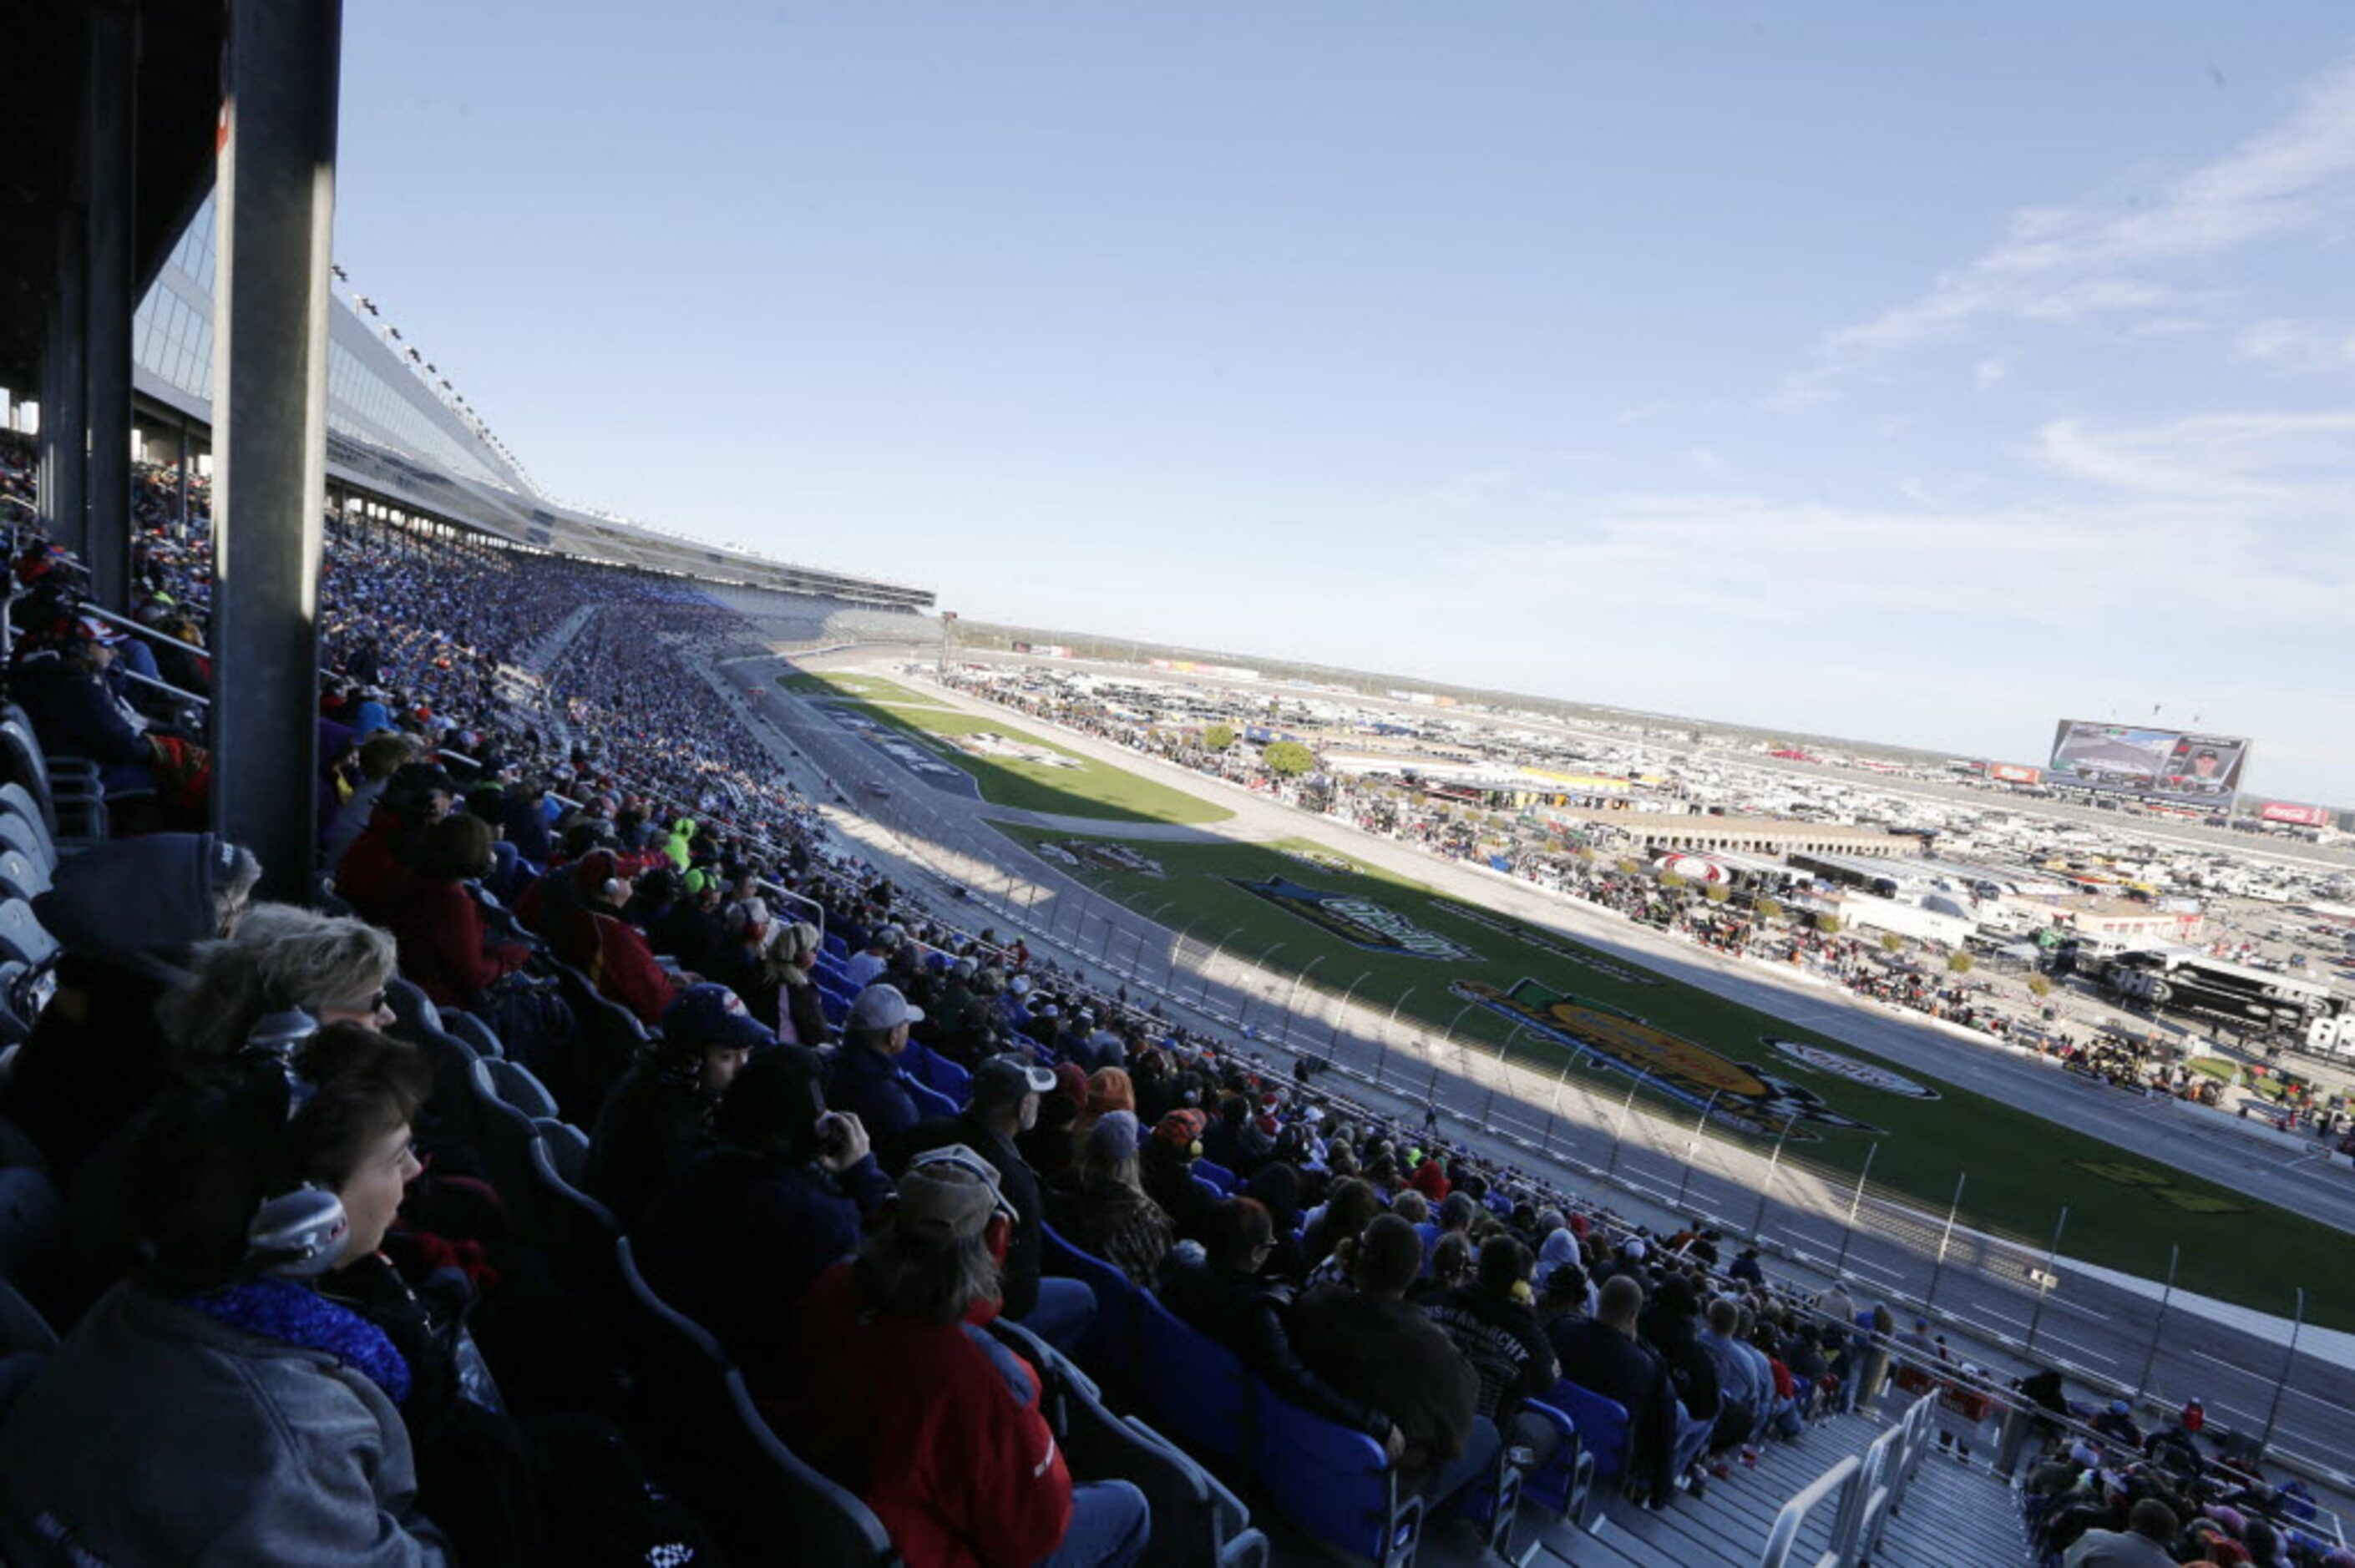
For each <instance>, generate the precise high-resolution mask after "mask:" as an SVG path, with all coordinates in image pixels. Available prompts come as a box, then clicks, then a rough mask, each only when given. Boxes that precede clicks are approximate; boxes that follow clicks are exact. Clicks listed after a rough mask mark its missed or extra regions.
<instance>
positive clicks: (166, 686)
mask: <svg viewBox="0 0 2355 1568" xmlns="http://www.w3.org/2000/svg"><path fill="white" fill-rule="evenodd" d="M165 641H170V639H168V638H167V639H165ZM123 679H124V680H126V681H136V682H138V683H140V684H141V685H143V686H153V687H155V690H157V691H159V692H168V693H169V694H172V695H173V696H175V697H177V698H179V699H180V701H182V702H184V703H195V704H196V705H197V706H199V707H207V708H208V707H210V706H212V705H213V700H212V699H211V698H210V697H208V696H206V695H205V694H203V693H201V692H184V691H182V690H180V688H179V687H177V686H176V685H174V684H172V683H171V682H169V681H159V680H157V679H156V678H155V676H153V675H143V674H141V673H139V672H138V671H136V670H124V671H123Z"/></svg>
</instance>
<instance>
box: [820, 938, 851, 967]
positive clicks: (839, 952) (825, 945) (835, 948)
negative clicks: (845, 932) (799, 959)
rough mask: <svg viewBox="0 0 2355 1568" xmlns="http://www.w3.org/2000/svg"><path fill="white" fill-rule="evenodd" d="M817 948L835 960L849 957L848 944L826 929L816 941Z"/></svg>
mask: <svg viewBox="0 0 2355 1568" xmlns="http://www.w3.org/2000/svg"><path fill="white" fill-rule="evenodd" d="M818 950H819V951H820V952H822V953H824V954H825V955H826V957H827V958H830V959H836V960H837V961H839V960H841V959H847V958H849V957H850V944H849V943H847V942H846V941H844V940H843V939H842V938H839V937H837V936H836V935H835V934H834V933H833V932H831V931H828V932H827V933H826V936H825V937H824V938H821V939H820V941H819V942H818Z"/></svg>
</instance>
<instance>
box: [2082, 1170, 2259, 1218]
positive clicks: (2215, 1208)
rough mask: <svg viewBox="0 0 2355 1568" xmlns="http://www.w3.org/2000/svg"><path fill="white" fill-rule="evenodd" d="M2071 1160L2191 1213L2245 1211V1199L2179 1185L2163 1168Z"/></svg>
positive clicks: (2108, 1178) (2090, 1172) (2109, 1178)
mask: <svg viewBox="0 0 2355 1568" xmlns="http://www.w3.org/2000/svg"><path fill="white" fill-rule="evenodd" d="M2069 1163H2070V1164H2072V1165H2073V1166H2075V1167H2076V1168H2077V1169H2078V1170H2080V1171H2084V1172H2086V1173H2087V1174H2088V1175H2093V1176H2099V1177H2100V1178H2101V1179H2102V1180H2103V1181H2115V1182H2116V1183H2117V1184H2118V1185H2119V1186H2121V1187H2139V1188H2141V1189H2142V1190H2143V1191H2144V1192H2147V1193H2149V1194H2150V1195H2151V1196H2152V1197H2154V1198H2157V1199H2158V1201H2159V1202H2162V1203H2168V1204H2171V1205H2173V1206H2174V1207H2176V1208H2179V1209H2181V1210H2182V1211H2183V1212H2184V1213H2190V1214H2245V1213H2248V1212H2249V1206H2248V1205H2247V1204H2246V1203H2241V1202H2234V1201H2233V1200H2232V1199H2231V1198H2228V1197H2225V1196H2224V1195H2223V1194H2222V1193H2221V1192H2193V1191H2191V1190H2190V1188H2189V1187H2179V1186H2177V1185H2176V1184H2175V1183H2174V1181H2171V1180H2169V1177H2168V1176H2167V1174H2166V1173H2165V1172H2164V1171H2153V1170H2152V1169H2150V1168H2149V1167H2148V1166H2147V1165H2135V1164H2130V1163H2128V1162H2127V1161H2126V1160H2071V1161H2069Z"/></svg>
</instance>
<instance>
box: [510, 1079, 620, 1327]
mask: <svg viewBox="0 0 2355 1568" xmlns="http://www.w3.org/2000/svg"><path fill="white" fill-rule="evenodd" d="M536 1132H537V1136H536V1137H534V1138H533V1139H532V1142H531V1176H532V1185H533V1194H532V1197H533V1212H534V1213H533V1217H534V1218H535V1220H536V1221H537V1222H538V1226H539V1231H538V1234H539V1237H540V1239H541V1242H542V1243H543V1245H546V1247H547V1249H548V1254H549V1258H550V1259H551V1260H552V1262H553V1264H554V1266H555V1269H556V1272H557V1275H558V1277H559V1278H560V1279H562V1280H563V1282H564V1283H565V1285H566V1286H568V1287H570V1289H571V1290H572V1291H573V1293H574V1294H575V1295H576V1296H578V1297H579V1298H580V1299H581V1305H582V1307H583V1308H586V1309H587V1310H588V1312H589V1313H590V1315H591V1317H592V1318H593V1319H596V1320H597V1321H599V1322H601V1323H604V1324H607V1325H611V1324H612V1323H613V1321H614V1313H615V1311H616V1309H617V1308H618V1307H619V1305H620V1302H621V1298H622V1278H621V1276H620V1274H619V1273H618V1272H617V1271H616V1270H615V1268H614V1266H613V1244H614V1242H616V1241H618V1240H619V1239H620V1238H621V1234H622V1222H621V1221H620V1220H618V1219H616V1218H615V1217H614V1215H613V1210H611V1209H609V1208H607V1207H606V1206H605V1205H604V1204H602V1203H601V1202H598V1201H597V1200H596V1199H594V1198H592V1197H591V1196H590V1195H589V1194H588V1192H585V1191H584V1190H583V1189H582V1188H581V1165H582V1163H583V1162H584V1161H585V1160H586V1158H587V1155H588V1149H589V1140H588V1139H587V1138H585V1137H583V1136H582V1135H581V1129H580V1128H576V1127H573V1126H572V1125H570V1123H568V1122H549V1121H543V1122H540V1123H538V1126H537V1128H536Z"/></svg>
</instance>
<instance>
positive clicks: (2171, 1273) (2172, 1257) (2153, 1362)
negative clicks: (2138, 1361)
mask: <svg viewBox="0 0 2355 1568" xmlns="http://www.w3.org/2000/svg"><path fill="white" fill-rule="evenodd" d="M2182 1255H2183V1248H2182V1245H2180V1244H2179V1243H2176V1242H2169V1243H2168V1244H2167V1288H2166V1289H2164V1290H2162V1291H2160V1292H2159V1293H2158V1322H2156V1323H2153V1324H2152V1325H2151V1326H2150V1352H2149V1354H2147V1355H2146V1356H2144V1357H2143V1359H2142V1376H2140V1377H2138V1378H2137V1379H2136V1380H2135V1399H2136V1400H2137V1402H2139V1401H2140V1400H2141V1399H2142V1396H2143V1395H2144V1394H2145V1393H2147V1392H2149V1389H2150V1369H2151V1368H2152V1367H2155V1366H2157V1365H2158V1340H2159V1336H2160V1335H2161V1334H2162V1333H2164V1332H2166V1330H2167V1304H2168V1303H2169V1301H2170V1300H2172V1299H2174V1297H2175V1265H2176V1261H2177V1260H2178V1259H2179V1258H2180V1257H2181V1256H2182Z"/></svg>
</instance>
